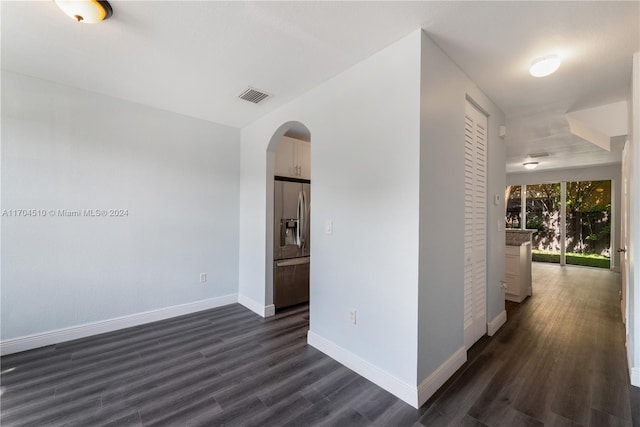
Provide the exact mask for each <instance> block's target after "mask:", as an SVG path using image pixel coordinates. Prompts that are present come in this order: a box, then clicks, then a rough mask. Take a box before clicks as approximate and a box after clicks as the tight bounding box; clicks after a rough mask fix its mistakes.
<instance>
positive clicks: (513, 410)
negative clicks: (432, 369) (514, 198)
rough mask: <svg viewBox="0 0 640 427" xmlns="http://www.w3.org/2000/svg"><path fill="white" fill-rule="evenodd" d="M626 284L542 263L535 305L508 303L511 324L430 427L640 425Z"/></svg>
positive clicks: (480, 355)
mask: <svg viewBox="0 0 640 427" xmlns="http://www.w3.org/2000/svg"><path fill="white" fill-rule="evenodd" d="M619 282H620V276H619V275H618V274H615V273H612V272H610V271H609V270H605V269H598V268H588V267H572V266H567V267H560V266H559V265H558V264H547V263H533V297H530V298H528V299H527V300H525V301H524V302H523V303H522V304H517V303H510V302H507V312H508V316H507V318H508V321H507V324H506V325H505V326H504V327H503V328H502V329H501V330H500V331H499V332H498V333H497V334H496V335H495V336H494V337H492V338H487V337H485V338H483V339H482V340H481V341H480V342H479V343H478V344H477V345H476V346H474V347H473V348H472V349H471V350H470V352H469V362H468V363H467V365H465V367H466V371H464V372H463V373H460V372H458V373H457V374H456V377H455V378H454V379H452V380H451V381H450V382H449V384H448V389H447V390H446V391H444V392H442V393H441V394H440V397H435V402H434V403H433V404H432V406H431V407H430V408H429V409H428V410H427V412H426V414H425V415H424V416H423V417H422V418H421V422H422V423H423V424H424V425H427V426H432V425H451V424H450V423H453V425H457V424H458V422H459V421H458V420H462V419H463V417H465V416H466V422H470V424H464V425H477V424H476V423H477V422H481V423H482V424H480V425H484V424H486V425H489V426H498V425H503V426H516V425H543V423H544V425H551V426H558V425H563V426H564V425H572V426H575V425H581V426H593V427H601V426H631V425H632V422H631V416H632V413H633V416H634V418H635V419H636V425H638V424H639V423H640V420H639V419H638V418H637V417H638V408H637V405H638V401H639V400H638V399H639V397H640V393H639V391H638V389H637V388H633V387H631V386H630V385H629V376H628V373H627V367H626V361H625V357H626V356H625V345H624V326H623V324H622V323H621V315H620V301H619V297H618V289H619V287H620V283H619ZM465 367H463V369H465Z"/></svg>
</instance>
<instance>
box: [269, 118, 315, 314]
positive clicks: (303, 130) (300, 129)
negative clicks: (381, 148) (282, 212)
mask: <svg viewBox="0 0 640 427" xmlns="http://www.w3.org/2000/svg"><path fill="white" fill-rule="evenodd" d="M285 136H288V137H290V138H294V139H298V140H302V141H306V142H311V132H310V131H309V129H308V128H307V127H306V126H305V125H304V124H302V123H300V122H297V121H290V122H286V123H284V124H282V125H280V127H278V129H277V130H276V131H275V132H274V134H273V136H272V137H271V140H270V141H269V144H268V145H267V155H266V161H267V167H266V174H267V176H266V180H265V182H266V186H267V188H266V206H265V221H266V228H265V229H266V239H265V241H266V248H265V258H266V259H265V281H264V282H265V306H266V307H268V309H267V310H265V315H266V316H273V315H274V314H275V306H274V292H273V276H274V223H273V222H274V176H275V169H276V150H277V148H278V144H280V142H281V141H282V138H283V137H285Z"/></svg>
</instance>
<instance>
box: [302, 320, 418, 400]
mask: <svg viewBox="0 0 640 427" xmlns="http://www.w3.org/2000/svg"><path fill="white" fill-rule="evenodd" d="M307 343H308V344H309V345H310V346H312V347H315V348H317V349H318V350H320V351H321V352H323V353H324V354H326V355H327V356H329V357H331V358H332V359H335V360H336V361H338V362H340V363H341V364H343V365H344V366H346V367H347V368H349V369H351V370H352V371H355V372H356V373H358V374H359V375H362V376H363V377H365V378H366V379H368V380H369V381H371V382H373V383H375V384H377V385H379V386H380V387H382V388H383V389H385V390H387V391H388V392H389V393H391V394H393V395H395V396H396V397H398V398H399V399H402V400H404V401H405V402H407V403H408V404H409V405H411V406H413V407H414V408H418V407H419V405H418V393H417V389H416V386H415V385H413V386H412V385H410V384H407V383H406V382H404V381H402V380H401V379H399V378H397V377H395V376H393V375H391V374H390V373H388V372H386V371H384V370H382V369H380V368H379V367H377V366H375V365H373V364H372V363H371V362H369V361H367V360H364V359H363V358H361V357H360V356H358V355H356V354H354V353H352V352H350V351H349V350H346V349H344V348H342V347H340V346H339V345H337V344H335V343H334V342H333V341H329V340H328V339H326V338H324V337H322V336H320V335H318V334H316V333H315V332H313V331H309V332H308V333H307Z"/></svg>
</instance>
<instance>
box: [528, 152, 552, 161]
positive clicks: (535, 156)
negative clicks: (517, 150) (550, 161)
mask: <svg viewBox="0 0 640 427" xmlns="http://www.w3.org/2000/svg"><path fill="white" fill-rule="evenodd" d="M529 157H531V158H532V159H537V158H540V157H549V153H547V152H546V151H543V152H541V153H533V154H529Z"/></svg>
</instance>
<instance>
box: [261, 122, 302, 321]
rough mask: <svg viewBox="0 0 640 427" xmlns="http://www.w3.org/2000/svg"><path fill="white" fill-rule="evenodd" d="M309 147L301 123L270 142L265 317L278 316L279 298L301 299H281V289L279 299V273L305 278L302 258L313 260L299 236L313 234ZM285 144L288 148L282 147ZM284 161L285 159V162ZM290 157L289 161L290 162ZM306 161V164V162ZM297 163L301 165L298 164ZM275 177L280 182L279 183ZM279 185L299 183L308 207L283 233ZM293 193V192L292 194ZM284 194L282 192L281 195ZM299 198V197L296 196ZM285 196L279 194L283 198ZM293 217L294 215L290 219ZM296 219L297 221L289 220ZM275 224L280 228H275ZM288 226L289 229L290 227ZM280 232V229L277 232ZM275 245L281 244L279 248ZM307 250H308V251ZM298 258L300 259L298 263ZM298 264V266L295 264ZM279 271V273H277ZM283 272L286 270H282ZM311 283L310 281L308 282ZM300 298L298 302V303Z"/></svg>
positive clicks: (281, 131)
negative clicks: (283, 246)
mask: <svg viewBox="0 0 640 427" xmlns="http://www.w3.org/2000/svg"><path fill="white" fill-rule="evenodd" d="M310 143H311V132H310V131H309V129H308V128H307V127H306V126H305V125H304V124H302V123H300V122H297V121H291V122H286V123H284V124H282V125H281V126H280V127H279V128H278V129H277V130H276V131H275V132H274V134H273V136H272V137H271V140H270V141H269V145H268V146H267V156H266V159H267V165H266V174H267V176H266V185H267V188H266V196H267V197H266V212H265V218H266V234H267V235H266V251H265V254H266V260H265V261H266V262H265V266H266V271H265V305H266V307H267V309H266V310H265V315H266V316H272V315H273V314H274V313H275V309H276V308H280V307H277V305H276V300H277V299H278V298H279V301H280V304H289V303H291V302H295V301H297V300H299V299H300V298H301V297H300V296H298V297H292V299H289V300H286V301H285V300H283V299H282V294H281V293H282V292H283V291H282V287H280V288H279V289H280V294H279V296H278V295H276V294H277V292H276V291H275V290H274V283H275V281H274V277H275V275H276V273H278V274H279V277H282V276H283V274H285V273H282V274H281V273H280V269H281V268H283V269H284V268H286V269H288V271H287V272H286V275H287V276H288V277H289V276H292V275H293V274H294V272H296V274H298V275H299V274H304V271H303V270H304V268H305V267H304V262H305V260H303V259H302V258H304V257H305V256H310V253H309V243H310V239H309V238H306V239H305V238H304V233H303V232H300V231H301V230H306V233H307V236H308V234H309V233H310V227H309V226H308V224H309V221H308V219H309V213H310V209H309V208H308V207H309V206H310V203H309V202H310V200H309V195H310V190H309V188H310V187H309V185H310V152H311V151H310ZM282 144H285V145H282ZM283 157H284V158H283ZM289 157H290V158H289ZM305 159H306V160H305ZM296 161H298V164H296ZM276 177H278V179H277V180H276ZM276 181H278V182H281V181H288V182H292V183H296V182H297V183H300V185H304V187H301V192H302V191H303V190H304V195H303V196H301V197H303V198H304V203H306V206H307V210H306V217H305V215H304V214H303V217H302V218H301V220H300V221H299V222H296V221H298V219H297V218H295V221H291V222H288V223H287V222H286V221H285V223H283V224H284V227H285V228H284V229H283V230H284V232H282V230H281V229H280V226H281V225H280V224H281V222H282V218H280V217H278V218H276V209H275V203H274V199H275V197H276V191H275V186H276ZM290 192H291V191H290ZM279 193H282V190H280V191H279ZM296 194H297V193H296ZM281 196H282V194H279V197H281ZM281 214H282V213H281V212H280V214H279V215H281ZM289 216H291V215H289ZM288 219H294V218H288ZM276 222H277V223H278V224H276ZM287 225H288V226H289V227H287ZM276 228H277V229H276ZM276 233H277V234H278V238H277V239H276ZM281 239H282V240H283V242H285V243H287V244H288V245H287V246H289V247H292V246H293V245H298V246H300V251H298V252H296V250H295V248H293V250H288V251H287V250H285V251H282V250H280V249H279V248H280V247H281V245H280V244H279V243H280V240H281ZM275 243H278V245H276V244H275ZM305 248H306V249H305ZM284 258H287V259H289V261H286V260H284ZM296 258H299V259H296ZM276 261H280V262H278V267H276ZM306 262H307V265H306V268H307V277H308V265H309V264H308V263H309V260H306ZM296 263H298V264H296ZM277 269H278V271H276V270H277ZM282 271H284V270H282ZM307 280H308V279H307ZM296 298H297V299H296Z"/></svg>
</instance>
